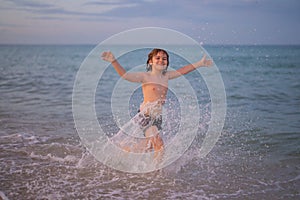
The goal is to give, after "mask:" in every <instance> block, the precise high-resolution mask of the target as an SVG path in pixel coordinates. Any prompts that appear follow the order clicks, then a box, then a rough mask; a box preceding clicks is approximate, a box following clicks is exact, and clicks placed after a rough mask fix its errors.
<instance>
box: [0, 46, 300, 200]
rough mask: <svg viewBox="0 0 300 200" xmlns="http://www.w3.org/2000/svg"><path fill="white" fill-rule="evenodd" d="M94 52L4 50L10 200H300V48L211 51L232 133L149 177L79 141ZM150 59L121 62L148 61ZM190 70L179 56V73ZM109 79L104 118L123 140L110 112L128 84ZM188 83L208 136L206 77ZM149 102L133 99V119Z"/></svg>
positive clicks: (1, 146) (3, 145) (0, 118)
mask: <svg viewBox="0 0 300 200" xmlns="http://www.w3.org/2000/svg"><path fill="white" fill-rule="evenodd" d="M94 47H95V46H93V45H66V46H64V45H0V61H1V62H0V197H1V198H2V199H272V200H274V199H300V192H299V188H300V78H299V75H300V46H275V45H273V46H272V45H267V46H261V45H253V46H247V45H242V46H235V45H225V46H222V45H213V46H210V45H207V46H204V48H205V49H206V50H207V52H208V53H209V54H210V56H211V57H212V58H213V59H214V62H215V63H216V65H217V66H218V68H219V70H220V73H221V75H222V78H223V81H224V85H225V89H226V96H227V115H226V121H225V126H224V129H223V131H222V135H221V137H220V138H219V140H218V142H217V144H216V145H215V147H214V148H213V150H212V151H211V152H210V153H209V154H208V155H207V156H206V157H205V158H197V157H192V158H191V157H190V156H192V155H194V154H193V152H196V151H197V150H198V149H199V146H201V144H199V143H198V142H200V141H201V139H203V135H202V133H199V135H198V136H197V137H196V139H195V141H194V142H193V144H192V146H191V147H190V148H189V150H188V151H187V152H186V153H185V154H184V155H183V157H182V158H180V159H179V160H178V161H176V162H174V163H172V164H171V165H170V166H168V167H166V168H165V169H163V170H161V171H159V172H151V173H146V174H131V173H125V172H120V171H117V170H114V169H111V168H109V167H107V166H105V165H103V164H102V163H101V162H98V161H97V160H95V159H94V157H93V156H92V155H90V154H89V153H88V151H87V150H86V148H85V147H84V146H83V145H82V143H81V141H80V138H79V136H78V134H77V131H76V129H75V125H74V120H73V114H72V92H73V85H74V81H75V78H76V74H77V72H78V70H79V67H80V65H81V63H82V62H83V60H84V59H85V57H86V56H87V55H88V54H89V52H90V51H91V50H92V49H93V48H94ZM146 53H148V51H147V52H146V51H145V52H144V51H142V52H137V55H136V57H130V58H124V59H123V60H122V59H121V60H120V62H121V63H124V64H125V63H126V64H125V65H126V67H129V66H130V64H131V63H136V62H138V63H145V62H146V57H145V55H147V54H146ZM99 59H100V58H99ZM182 64H184V62H183V61H181V60H180V59H179V60H178V59H176V58H172V57H171V65H172V66H180V65H182ZM99 67H100V66H99ZM105 73H106V77H107V78H106V79H105V81H106V83H107V86H106V87H100V86H99V88H97V94H96V99H95V100H96V110H97V111H99V110H102V113H103V110H105V109H107V113H106V114H104V115H100V114H99V115H98V116H97V117H98V119H99V121H100V122H101V123H102V124H103V126H105V127H107V131H108V132H109V133H108V134H114V133H115V132H116V131H118V129H117V127H116V126H115V123H114V122H113V118H112V117H111V113H110V112H109V109H108V108H110V101H109V100H110V96H111V94H112V89H113V86H114V84H115V82H116V81H118V79H119V77H118V75H117V74H116V73H115V71H114V70H113V69H111V68H110V69H108V70H106V71H105ZM187 76H188V77H187V78H188V79H189V80H191V83H193V84H194V85H193V84H192V85H193V87H194V88H195V91H196V92H197V97H198V99H199V104H200V105H202V107H203V108H204V112H203V113H202V114H203V116H202V122H201V123H199V129H201V128H203V127H204V128H205V127H206V126H207V125H208V123H209V116H210V109H209V107H210V99H209V94H208V91H207V88H206V86H205V82H203V81H201V80H200V81H199V80H198V79H199V77H198V76H199V75H197V73H191V74H188V75H187ZM99 90H101V91H99ZM140 95H141V93H140V91H137V92H136V93H134V95H133V97H132V103H133V107H132V111H131V112H132V115H134V113H135V112H136V110H137V108H138V106H137V105H138V103H139V102H140ZM170 95H171V93H170ZM171 97H172V95H171ZM171 97H170V98H171ZM205 108H207V109H206V110H205Z"/></svg>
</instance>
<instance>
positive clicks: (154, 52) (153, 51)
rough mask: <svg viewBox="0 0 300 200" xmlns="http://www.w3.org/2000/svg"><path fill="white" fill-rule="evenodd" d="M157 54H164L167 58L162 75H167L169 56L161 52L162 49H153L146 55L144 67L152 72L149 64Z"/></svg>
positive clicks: (165, 52)
mask: <svg viewBox="0 0 300 200" xmlns="http://www.w3.org/2000/svg"><path fill="white" fill-rule="evenodd" d="M159 52H163V53H164V54H166V56H167V67H166V69H165V70H164V71H163V75H165V74H166V73H167V69H168V66H169V54H168V53H167V51H165V50H163V49H153V50H152V51H151V52H150V53H149V54H148V60H147V66H146V70H147V72H148V71H151V70H152V65H150V64H149V62H150V61H151V60H152V58H153V56H155V55H157V54H158V53H159Z"/></svg>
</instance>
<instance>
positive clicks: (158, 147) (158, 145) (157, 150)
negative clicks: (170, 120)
mask: <svg viewBox="0 0 300 200" xmlns="http://www.w3.org/2000/svg"><path fill="white" fill-rule="evenodd" d="M145 136H146V137H147V138H148V142H147V150H152V149H153V150H154V158H155V159H158V160H159V159H160V158H161V156H162V153H163V148H164V143H163V140H162V138H161V137H160V135H159V131H158V129H157V127H156V126H150V127H149V128H148V129H147V130H146V132H145Z"/></svg>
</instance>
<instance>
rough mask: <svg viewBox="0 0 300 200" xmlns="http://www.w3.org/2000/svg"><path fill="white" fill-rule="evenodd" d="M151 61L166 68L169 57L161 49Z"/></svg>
mask: <svg viewBox="0 0 300 200" xmlns="http://www.w3.org/2000/svg"><path fill="white" fill-rule="evenodd" d="M149 63H150V64H151V65H154V66H163V67H164V68H165V67H167V65H168V57H167V55H166V54H165V53H164V52H162V51H160V52H158V53H157V54H156V55H154V56H153V57H152V60H151V61H150V62H149Z"/></svg>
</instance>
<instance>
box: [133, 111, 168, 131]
mask: <svg viewBox="0 0 300 200" xmlns="http://www.w3.org/2000/svg"><path fill="white" fill-rule="evenodd" d="M138 112H140V110H138ZM139 118H140V119H139V120H138V123H139V125H140V126H141V128H142V129H145V128H147V127H149V126H156V127H157V129H158V130H162V116H161V115H159V116H157V117H156V118H155V119H153V118H152V117H151V116H149V115H146V114H139Z"/></svg>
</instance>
